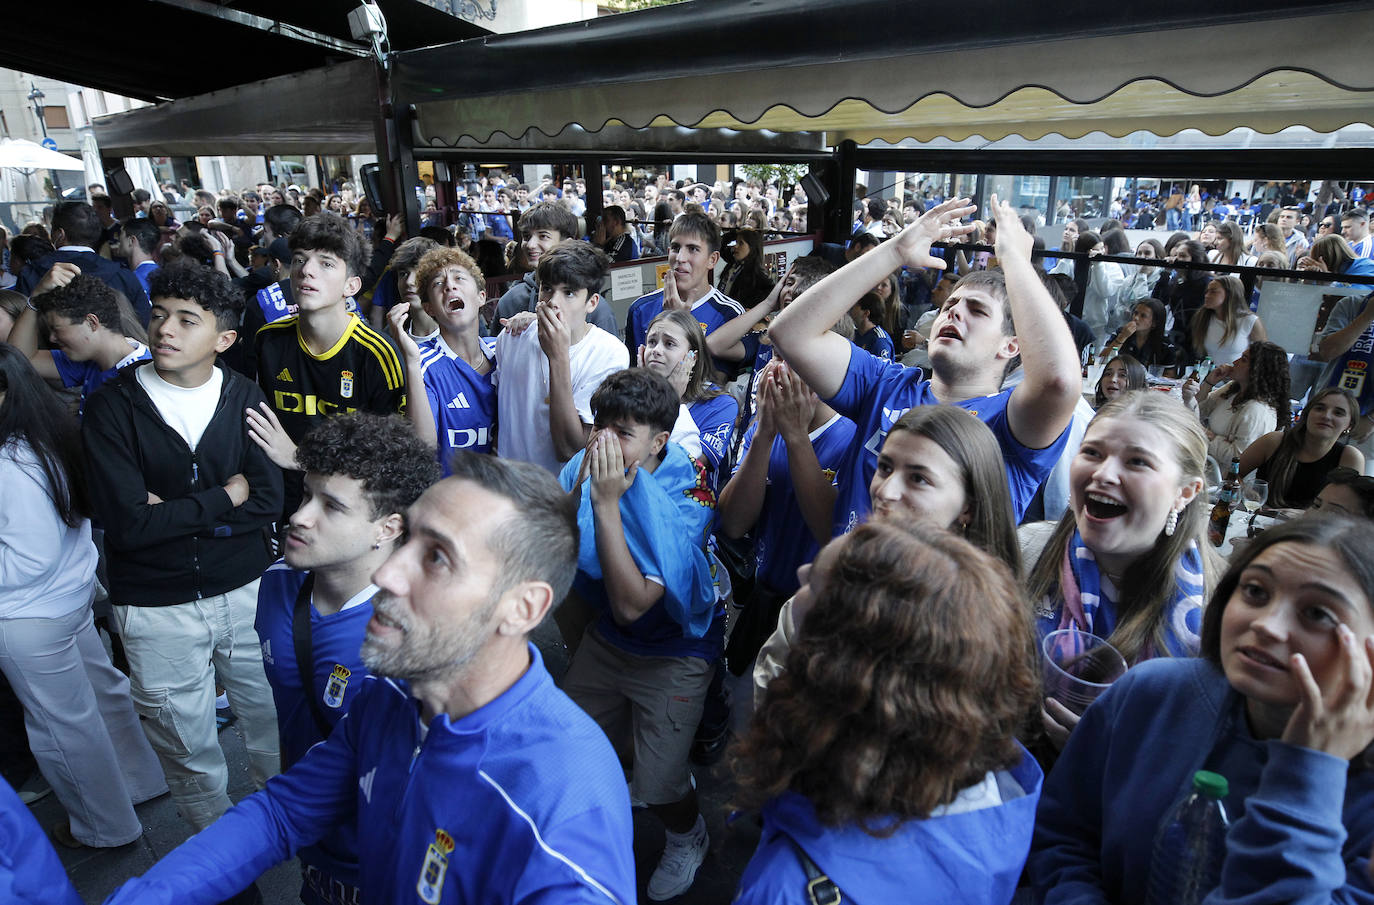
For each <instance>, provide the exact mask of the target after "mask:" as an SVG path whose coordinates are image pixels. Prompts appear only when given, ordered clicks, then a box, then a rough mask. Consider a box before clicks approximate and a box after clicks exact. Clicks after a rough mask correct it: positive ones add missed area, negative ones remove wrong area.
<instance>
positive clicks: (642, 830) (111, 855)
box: [33, 619, 759, 905]
mask: <svg viewBox="0 0 1374 905" xmlns="http://www.w3.org/2000/svg"><path fill="white" fill-rule="evenodd" d="M535 641H536V643H537V644H538V646H539V648H540V650H541V651H542V652H543V654H544V659H545V662H546V663H547V664H548V667H549V670H550V672H552V673H553V675H554V676H555V677H558V676H561V675H562V673H563V671H564V670H565V669H566V668H567V656H566V654H565V653H564V652H563V649H562V643H561V641H560V639H559V636H558V631H557V629H556V628H555V626H554V622H553V620H552V619H550V620H548V621H547V622H546V623H545V625H544V626H543V627H541V629H540V631H539V632H538V633H537V634H536V637H535ZM739 684H740V685H741V687H742V688H743V689H744V694H745V696H746V698H747V695H748V690H749V686H748V683H747V682H744V681H741V682H740V683H739ZM736 713H737V715H739V708H736ZM220 743H221V744H222V745H223V747H224V751H225V755H226V757H227V758H228V762H229V767H230V774H229V792H230V795H231V796H232V797H233V798H234V799H235V800H238V799H239V798H242V797H243V796H245V795H248V794H249V793H251V792H252V791H253V786H252V782H251V781H250V780H249V778H248V759H247V755H246V753H245V752H244V748H243V738H242V736H241V735H240V734H239V732H238V728H237V727H236V726H231V727H229V728H228V729H226V730H224V731H223V732H222V733H220ZM697 785H698V791H699V793H700V795H701V805H702V810H703V812H704V813H705V815H706V822H707V826H708V828H709V831H710V834H711V853H710V854H709V855H708V856H707V859H706V862H705V864H703V865H702V868H701V872H700V873H699V874H698V875H697V882H696V885H695V886H693V887H692V889H691V890H689V891H688V893H687V894H686V895H684V896H682V897H680V898H678V899H676V900H674V901H676V902H680V903H683V905H721V903H726V902H729V901H730V900H731V899H733V898H734V894H735V886H736V883H737V882H738V880H739V876H740V874H741V873H742V872H743V870H744V865H745V863H746V862H748V860H749V857H750V855H752V854H753V851H754V845H755V843H756V842H757V841H758V834H759V831H758V827H757V825H756V823H755V822H754V821H753V820H752V819H749V818H745V819H741V820H737V821H736V822H735V823H734V824H733V825H732V826H730V827H729V828H728V829H727V827H726V823H725V817H726V810H725V809H726V804H727V802H728V799H729V796H730V790H731V786H730V784H729V782H728V779H727V768H726V766H725V764H724V763H723V762H722V763H720V764H717V765H716V766H715V767H713V768H711V769H709V770H706V769H701V768H697ZM138 812H139V816H140V817H141V818H142V819H143V825H144V834H143V838H141V839H139V840H138V841H137V842H134V843H131V844H129V845H126V846H124V847H122V848H119V849H113V850H106V851H94V850H90V849H83V850H78V851H71V850H68V849H63V848H61V847H60V846H59V847H58V852H59V854H60V855H61V857H62V863H63V864H64V865H66V867H67V872H68V874H69V875H70V877H71V879H72V882H73V883H74V884H75V885H76V889H77V892H79V893H80V894H81V896H82V898H83V899H84V900H85V901H86V902H87V903H91V905H94V903H98V902H101V901H102V900H103V899H104V898H105V897H106V896H107V895H109V894H110V893H111V892H113V891H114V890H115V889H116V888H117V887H118V886H119V885H120V884H121V883H122V882H124V881H125V880H126V879H128V878H129V877H132V876H136V875H138V874H141V873H142V872H143V871H145V870H147V869H148V868H149V867H150V866H151V865H152V864H153V863H154V862H155V861H157V859H158V858H160V857H161V856H162V855H164V854H166V853H167V852H169V851H171V850H172V849H173V848H175V847H176V846H177V845H179V844H180V843H181V842H182V841H183V840H185V839H186V838H187V837H189V836H190V835H191V829H190V826H189V825H188V824H186V823H185V821H183V820H182V819H181V818H180V817H179V816H178V815H177V812H176V807H175V806H174V805H173V804H172V801H171V798H170V797H168V796H163V797H162V798H159V799H157V800H156V801H151V802H148V803H147V804H144V805H142V806H140V807H139V809H138ZM33 813H34V816H35V817H36V818H37V819H38V822H39V824H40V825H42V826H43V827H45V828H47V827H50V826H51V825H52V824H54V823H56V822H58V821H59V820H61V819H62V817H63V811H62V808H61V806H60V805H59V804H58V803H57V800H56V798H54V797H53V796H51V795H50V796H48V797H47V798H45V799H43V800H42V801H40V802H38V803H36V804H35V805H33ZM635 831H636V835H637V837H638V843H637V844H636V846H635V861H636V863H637V865H638V873H639V888H640V896H641V901H648V900H647V898H644V887H645V885H646V884H647V883H648V877H649V874H650V873H651V872H652V871H653V869H654V866H655V864H657V862H658V855H659V852H660V850H661V849H662V846H663V829H662V825H661V824H659V823H658V821H657V820H656V819H655V818H654V817H653V816H652V815H650V814H649V813H648V812H646V811H637V812H636V813H635ZM258 886H259V888H260V889H261V890H262V894H263V901H264V903H265V905H291V903H295V902H298V901H299V898H298V896H297V893H298V891H299V889H300V881H299V868H298V866H297V863H296V862H295V861H294V860H293V861H290V862H287V863H285V864H281V865H278V866H277V867H275V868H273V869H272V870H271V871H268V872H267V873H266V874H264V875H263V877H262V878H261V879H260V880H259V881H258Z"/></svg>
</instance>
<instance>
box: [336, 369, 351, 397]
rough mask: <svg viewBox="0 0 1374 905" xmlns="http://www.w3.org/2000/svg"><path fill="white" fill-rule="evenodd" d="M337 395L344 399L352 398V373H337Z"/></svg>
mask: <svg viewBox="0 0 1374 905" xmlns="http://www.w3.org/2000/svg"><path fill="white" fill-rule="evenodd" d="M339 395H340V396H342V397H343V398H345V399H352V398H353V372H352V371H340V372H339Z"/></svg>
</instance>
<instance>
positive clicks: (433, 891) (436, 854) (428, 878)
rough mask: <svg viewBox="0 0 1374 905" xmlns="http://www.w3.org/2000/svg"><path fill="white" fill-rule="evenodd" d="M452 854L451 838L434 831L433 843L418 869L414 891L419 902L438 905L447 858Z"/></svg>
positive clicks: (446, 868) (442, 891)
mask: <svg viewBox="0 0 1374 905" xmlns="http://www.w3.org/2000/svg"><path fill="white" fill-rule="evenodd" d="M451 854H453V837H452V836H450V835H449V834H448V833H446V832H444V831H443V830H435V831H434V841H433V842H431V843H430V844H429V851H427V852H425V863H424V866H422V867H421V868H420V882H418V883H417V884H415V891H416V892H418V893H419V894H420V900H421V901H423V902H428V903H429V905H439V897H440V896H442V895H443V894H444V874H445V873H447V872H448V856H449V855H451Z"/></svg>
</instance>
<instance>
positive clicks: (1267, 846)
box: [1026, 657, 1374, 905]
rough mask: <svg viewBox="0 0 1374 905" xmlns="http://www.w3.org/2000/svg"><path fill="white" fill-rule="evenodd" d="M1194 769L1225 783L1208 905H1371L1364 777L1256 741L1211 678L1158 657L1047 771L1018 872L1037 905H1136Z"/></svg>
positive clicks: (1240, 703)
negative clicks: (1217, 864)
mask: <svg viewBox="0 0 1374 905" xmlns="http://www.w3.org/2000/svg"><path fill="white" fill-rule="evenodd" d="M1198 770H1211V771H1214V772H1216V773H1220V774H1221V775H1222V776H1225V777H1226V779H1227V782H1228V784H1229V786H1230V791H1229V793H1228V794H1227V796H1226V798H1225V799H1223V802H1222V803H1223V806H1224V807H1225V809H1226V814H1227V816H1228V817H1229V818H1230V820H1231V826H1230V829H1229V830H1228V831H1227V834H1226V860H1225V862H1224V863H1223V867H1222V873H1221V886H1220V887H1219V888H1218V889H1216V890H1214V891H1213V892H1212V893H1211V895H1209V896H1208V897H1207V902H1208V905H1227V903H1244V905H1260V903H1284V905H1317V903H1323V905H1326V903H1332V902H1340V903H1347V905H1354V903H1365V905H1368V903H1374V891H1372V890H1371V887H1370V883H1369V876H1368V874H1367V873H1366V867H1367V864H1368V861H1367V859H1368V857H1369V849H1370V846H1371V844H1374V770H1370V769H1368V768H1367V767H1358V766H1356V765H1355V764H1354V763H1351V762H1347V761H1344V760H1341V759H1340V758H1338V757H1333V756H1331V755H1330V754H1326V753H1324V752H1321V751H1314V750H1312V749H1310V748H1303V747H1301V746H1298V745H1290V744H1287V743H1285V742H1282V741H1279V740H1278V739H1269V740H1263V739H1256V738H1255V737H1254V736H1253V735H1251V733H1250V730H1249V727H1248V723H1247V721H1246V718H1245V698H1244V697H1243V696H1242V695H1240V694H1239V693H1237V692H1236V691H1235V690H1234V689H1233V688H1232V687H1231V683H1230V682H1228V681H1227V680H1226V676H1225V675H1223V674H1222V672H1221V670H1220V669H1218V668H1217V667H1216V666H1215V665H1213V664H1212V663H1210V662H1208V661H1205V660H1195V659H1175V658H1168V657H1164V658H1159V659H1156V660H1149V661H1147V662H1145V663H1141V664H1139V665H1137V666H1134V667H1132V668H1131V669H1130V670H1129V671H1128V672H1127V673H1126V675H1124V676H1122V677H1121V678H1120V679H1118V680H1117V681H1116V682H1115V683H1114V684H1113V685H1112V687H1111V688H1110V689H1108V690H1107V692H1106V693H1105V694H1104V695H1103V696H1102V697H1100V698H1098V699H1097V700H1096V701H1094V702H1093V704H1092V706H1090V707H1089V708H1088V709H1087V712H1085V713H1084V714H1083V719H1082V721H1081V722H1079V724H1078V726H1077V727H1076V728H1075V729H1074V731H1073V735H1071V736H1070V737H1069V743H1068V745H1066V746H1065V748H1064V753H1063V754H1061V755H1060V757H1059V760H1058V761H1057V762H1056V763H1055V765H1054V769H1053V770H1051V771H1050V776H1049V779H1047V780H1046V781H1045V794H1044V795H1043V796H1042V797H1041V799H1040V810H1039V813H1038V814H1037V815H1036V825H1035V841H1034V846H1033V848H1032V851H1031V856H1030V859H1029V861H1028V863H1027V865H1026V868H1027V869H1026V873H1027V876H1028V878H1029V880H1030V881H1031V882H1032V883H1033V885H1034V887H1035V897H1034V901H1036V902H1053V903H1056V905H1058V903H1075V905H1077V903H1083V905H1087V903H1093V905H1100V903H1106V902H1112V903H1116V905H1137V903H1143V902H1144V901H1145V891H1146V888H1147V884H1148V881H1149V876H1150V861H1151V856H1152V851H1153V847H1154V837H1155V833H1156V831H1157V830H1158V828H1159V825H1160V823H1161V821H1162V820H1163V818H1164V816H1165V815H1166V814H1167V813H1168V811H1169V809H1170V808H1172V807H1173V806H1174V804H1175V803H1176V802H1178V801H1180V800H1182V798H1183V797H1184V796H1185V795H1187V794H1189V793H1191V791H1192V780H1193V774H1194V773H1195V772H1197V771H1198Z"/></svg>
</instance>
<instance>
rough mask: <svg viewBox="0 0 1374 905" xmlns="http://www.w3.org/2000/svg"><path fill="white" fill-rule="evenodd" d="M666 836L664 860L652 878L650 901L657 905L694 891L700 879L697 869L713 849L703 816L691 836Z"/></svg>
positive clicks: (698, 817)
mask: <svg viewBox="0 0 1374 905" xmlns="http://www.w3.org/2000/svg"><path fill="white" fill-rule="evenodd" d="M666 836H667V844H666V845H665V846H664V847H663V857H662V858H660V859H659V861H658V867H657V868H656V869H655V870H654V875H653V876H652V877H650V878H649V898H650V899H652V900H654V901H655V902H662V901H665V900H667V899H671V898H674V897H675V896H680V895H682V894H683V893H684V892H686V891H687V890H689V889H691V888H692V882H693V881H694V880H696V877H697V868H699V867H701V862H702V861H704V860H705V859H706V850H707V849H708V848H710V847H711V840H710V837H708V836H707V835H706V821H705V820H704V819H702V817H701V815H700V814H698V815H697V823H696V826H694V827H692V831H691V832H689V833H682V834H679V833H673V832H669V833H667V834H666Z"/></svg>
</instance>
